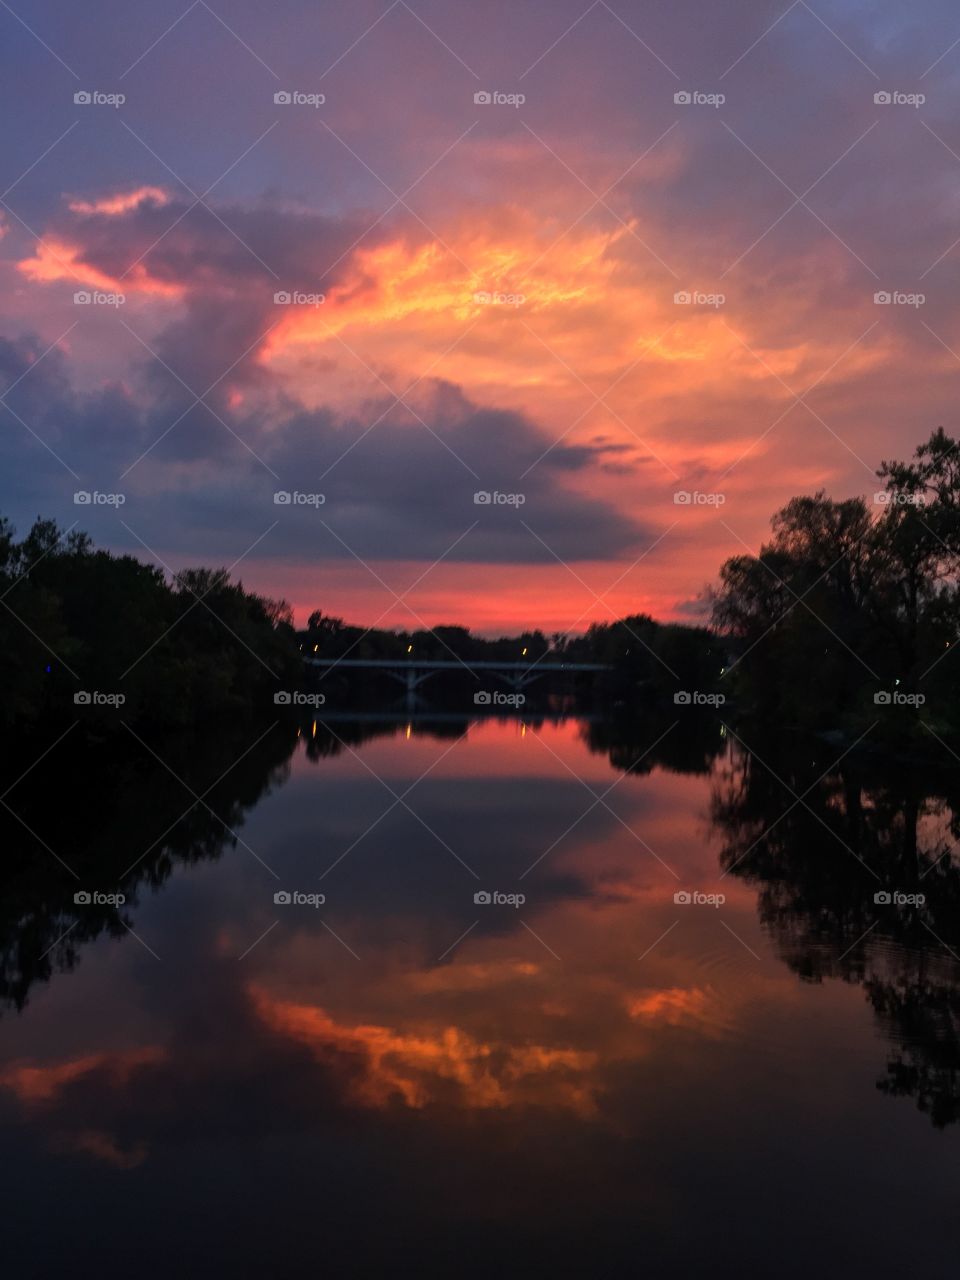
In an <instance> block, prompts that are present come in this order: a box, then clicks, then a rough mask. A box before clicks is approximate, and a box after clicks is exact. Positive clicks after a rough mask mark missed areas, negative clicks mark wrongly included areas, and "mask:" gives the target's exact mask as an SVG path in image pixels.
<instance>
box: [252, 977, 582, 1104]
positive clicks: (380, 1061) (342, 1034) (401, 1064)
mask: <svg viewBox="0 0 960 1280" xmlns="http://www.w3.org/2000/svg"><path fill="white" fill-rule="evenodd" d="M251 997H252V999H253V1003H254V1007H255V1009H256V1011H257V1013H258V1015H259V1017H260V1018H261V1019H262V1021H263V1022H264V1023H265V1024H266V1025H267V1026H269V1027H270V1028H271V1029H272V1030H274V1031H275V1032H277V1033H278V1034H280V1035H284V1036H287V1037H289V1038H290V1039H292V1040H296V1041H298V1042H299V1043H301V1044H305V1045H307V1046H308V1047H309V1048H310V1049H311V1051H312V1052H313V1054H314V1056H315V1057H316V1058H317V1059H318V1060H319V1061H321V1062H330V1063H332V1062H333V1061H334V1059H335V1058H336V1057H341V1056H343V1057H346V1058H348V1059H350V1060H352V1061H353V1062H355V1063H356V1064H358V1065H359V1071H358V1072H357V1074H356V1075H351V1076H350V1078H349V1083H348V1089H349V1092H350V1093H351V1095H352V1098H353V1101H354V1102H355V1103H357V1104H359V1105H361V1106H365V1107H375V1108H383V1107H387V1106H389V1105H390V1104H391V1103H392V1102H395V1101H396V1100H398V1099H399V1100H400V1101H401V1102H402V1103H403V1104H404V1105H405V1106H407V1107H411V1108H416V1109H420V1108H423V1107H426V1106H428V1105H430V1104H431V1103H436V1102H439V1101H440V1100H441V1097H442V1095H443V1093H444V1092H445V1090H446V1089H447V1088H449V1087H453V1089H454V1090H455V1091H456V1093H457V1096H458V1099H459V1101H460V1103H461V1104H462V1105H464V1106H467V1107H471V1108H476V1109H479V1110H487V1109H503V1108H507V1107H513V1106H521V1105H528V1106H547V1107H556V1108H560V1109H565V1110H570V1111H573V1112H575V1113H576V1114H578V1115H582V1116H589V1115H591V1114H593V1112H594V1110H595V1108H596V1101H595V1096H594V1095H595V1087H594V1086H593V1085H592V1084H591V1082H590V1081H589V1080H588V1079H587V1076H588V1073H589V1072H590V1071H591V1070H592V1069H593V1068H594V1067H595V1066H596V1064H597V1061H598V1059H597V1055H596V1054H595V1053H591V1052H584V1051H580V1050H576V1049H569V1048H553V1047H550V1046H546V1045H537V1044H532V1045H508V1044H502V1043H491V1042H488V1041H484V1040H479V1039H476V1038H474V1037H473V1036H471V1035H469V1034H468V1033H466V1032H464V1031H462V1030H460V1029H459V1028H457V1027H453V1026H447V1027H444V1028H442V1029H424V1030H421V1031H419V1032H417V1033H410V1034H403V1033H400V1032H396V1031H392V1030H391V1029H390V1028H389V1027H384V1026H373V1025H370V1026H365V1025H361V1026H353V1027H350V1026H345V1025H343V1024H342V1023H338V1022H336V1021H335V1020H334V1019H333V1018H332V1017H331V1016H330V1015H329V1014H328V1013H327V1012H326V1011H325V1010H323V1009H321V1008H318V1007H316V1006H314V1005H304V1004H293V1003H290V1002H284V1001H276V1000H274V999H272V998H271V997H270V996H269V995H268V994H267V993H266V992H264V991H262V990H256V989H254V990H252V991H251Z"/></svg>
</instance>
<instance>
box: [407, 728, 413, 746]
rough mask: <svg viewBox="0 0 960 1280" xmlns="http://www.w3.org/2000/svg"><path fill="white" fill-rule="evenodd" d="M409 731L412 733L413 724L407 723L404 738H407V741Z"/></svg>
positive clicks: (408, 739)
mask: <svg viewBox="0 0 960 1280" xmlns="http://www.w3.org/2000/svg"><path fill="white" fill-rule="evenodd" d="M411 733H413V725H412V724H408V725H407V732H406V739H407V741H408V742H409V741H410V735H411Z"/></svg>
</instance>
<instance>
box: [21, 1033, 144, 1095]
mask: <svg viewBox="0 0 960 1280" xmlns="http://www.w3.org/2000/svg"><path fill="white" fill-rule="evenodd" d="M165 1058H166V1053H165V1051H164V1050H163V1049H161V1048H158V1047H154V1046H149V1045H148V1046H145V1047H144V1048H142V1049H130V1050H127V1051H126V1052H121V1053H92V1054H87V1055H86V1056H85V1057H82V1058H74V1059H72V1060H71V1061H68V1062H61V1063H57V1064H56V1065H55V1066H49V1067H35V1066H14V1067H9V1068H8V1069H7V1070H6V1071H4V1072H3V1073H2V1074H0V1088H3V1089H9V1090H10V1091H11V1093H13V1094H15V1095H16V1097H17V1098H18V1099H19V1100H20V1101H21V1102H23V1103H25V1104H28V1105H36V1104H37V1103H42V1102H52V1101H55V1100H56V1099H57V1098H58V1097H59V1095H60V1094H61V1093H62V1092H63V1090H64V1089H66V1088H67V1086H68V1085H70V1084H72V1083H73V1082H74V1081H75V1080H80V1079H82V1078H83V1077H84V1076H88V1075H91V1074H92V1073H94V1072H103V1073H105V1074H106V1075H107V1076H108V1077H109V1078H110V1081H111V1083H112V1084H114V1085H119V1084H124V1083H126V1081H127V1080H128V1079H129V1078H130V1076H131V1075H133V1073H134V1072H136V1071H139V1070H140V1069H141V1068H142V1067H146V1066H152V1065H154V1064H155V1063H158V1062H163V1061H164V1060H165Z"/></svg>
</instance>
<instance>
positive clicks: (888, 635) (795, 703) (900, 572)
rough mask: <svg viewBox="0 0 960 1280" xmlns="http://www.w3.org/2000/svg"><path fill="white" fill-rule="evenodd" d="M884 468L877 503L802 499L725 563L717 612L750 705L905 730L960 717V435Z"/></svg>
mask: <svg viewBox="0 0 960 1280" xmlns="http://www.w3.org/2000/svg"><path fill="white" fill-rule="evenodd" d="M877 475H878V477H879V479H880V481H881V484H882V486H883V487H882V489H880V491H879V492H878V493H876V494H874V495H872V497H871V499H870V500H869V501H868V500H866V499H864V498H848V499H845V500H844V501H842V502H836V501H833V500H832V499H830V498H828V497H826V496H825V495H824V494H823V493H822V492H820V493H817V494H815V495H814V496H813V497H804V498H794V499H793V500H792V501H791V502H789V503H788V504H787V505H786V506H785V507H784V508H783V509H782V510H781V511H779V512H778V513H777V514H776V515H775V516H774V518H773V521H772V528H773V536H772V538H771V539H770V540H769V542H766V543H764V544H763V546H762V547H761V549H760V553H759V555H757V556H747V555H742V556H735V557H734V558H733V559H730V560H728V561H727V562H726V563H725V564H724V565H723V567H722V569H721V571H720V585H719V588H718V590H717V592H716V594H715V599H714V615H713V620H714V625H715V627H716V629H717V630H718V632H720V633H722V634H723V635H725V636H726V637H727V638H728V640H729V641H730V643H731V646H732V648H733V649H734V650H735V652H736V660H735V661H734V662H733V663H732V664H731V670H730V671H729V672H728V675H727V676H726V677H725V683H726V684H728V685H729V686H730V690H731V691H735V693H736V698H737V704H738V707H739V708H741V709H744V710H750V711H753V712H756V713H757V714H758V715H762V716H764V717H766V718H770V719H778V720H780V721H782V722H785V723H788V724H791V725H798V726H815V727H823V726H827V725H837V726H848V727H856V726H858V725H861V724H862V725H863V727H864V728H866V727H867V726H868V724H870V723H871V722H874V721H876V720H877V719H878V717H879V718H880V719H881V721H882V722H883V723H885V724H886V725H887V726H895V727H896V732H897V733H898V734H903V733H904V732H909V731H910V726H911V725H912V726H913V727H915V728H916V727H917V726H918V721H919V719H920V718H921V715H922V719H923V720H924V721H926V722H928V723H929V724H931V725H932V726H934V727H935V726H936V725H938V724H939V725H940V726H941V727H942V728H944V729H949V727H950V726H951V724H956V723H957V722H958V720H960V715H958V706H960V703H958V694H960V666H958V660H957V659H956V658H955V657H954V655H953V653H952V652H951V651H952V649H953V648H954V647H955V646H956V645H957V643H958V640H960V582H958V570H960V444H958V442H957V441H956V440H953V439H952V438H951V437H950V436H948V435H946V433H945V432H944V431H943V430H942V429H940V430H937V431H935V432H934V433H933V434H932V435H931V436H930V438H929V440H927V441H925V442H924V443H923V444H921V445H920V446H919V447H918V448H917V450H916V452H915V454H914V456H913V459H912V460H911V461H910V462H884V463H883V464H882V466H881V467H880V469H879V470H878V472H877ZM918 713H920V715H918ZM917 731H918V733H919V732H921V731H920V730H919V729H918V730H917Z"/></svg>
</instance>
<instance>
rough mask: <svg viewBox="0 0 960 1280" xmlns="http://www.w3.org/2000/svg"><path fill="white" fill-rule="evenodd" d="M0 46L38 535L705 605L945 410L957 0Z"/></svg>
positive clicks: (90, 36) (413, 578) (327, 580)
mask: <svg viewBox="0 0 960 1280" xmlns="http://www.w3.org/2000/svg"><path fill="white" fill-rule="evenodd" d="M0 72H2V74H0V102H2V106H3V114H4V119H5V121H6V122H7V127H6V128H5V129H4V131H3V135H2V139H0V152H2V165H0V193H2V194H0V512H2V513H3V514H5V515H7V516H8V517H9V518H10V519H11V520H12V521H13V522H14V524H15V525H16V526H17V528H18V530H19V531H20V532H21V533H25V532H26V530H27V528H28V527H29V525H30V523H31V522H32V521H33V519H34V518H36V516H37V515H43V516H50V517H54V518H55V519H57V521H58V522H59V524H60V525H61V527H63V528H69V527H71V526H73V525H75V524H76V525H77V526H78V527H80V528H83V529H86V530H87V531H88V532H89V533H90V534H91V535H92V536H93V537H94V539H95V541H96V542H97V543H98V544H100V545H103V546H107V547H109V548H111V549H112V550H115V551H118V552H129V553H131V554H135V555H137V556H138V557H140V558H141V559H144V560H147V561H150V562H152V563H155V564H158V565H161V566H163V567H164V568H165V569H166V570H167V571H169V572H173V571H176V570H179V569H181V568H183V567H186V566H189V565H197V564H209V565H217V566H219V565H223V566H227V567H230V568H231V572H232V573H233V575H234V576H235V577H237V578H240V579H242V581H243V582H244V584H245V585H246V586H248V587H250V588H252V589H255V590H258V591H261V592H263V593H265V594H268V595H270V596H273V597H283V598H285V599H287V600H288V601H289V602H290V603H291V604H292V605H293V606H294V609H295V613H296V616H297V620H298V622H303V621H304V620H305V618H306V616H307V614H308V613H309V612H310V611H312V610H313V609H314V608H321V609H323V611H324V612H326V613H333V614H337V615H340V616H342V617H344V618H346V619H348V620H349V621H351V622H356V623H361V624H363V625H379V626H386V627H397V628H403V629H409V630H413V629H417V628H419V627H422V626H435V625H437V624H439V623H461V624H464V625H469V626H471V627H472V628H473V629H474V630H476V631H478V632H482V633H487V634H495V633H497V632H499V631H506V630H520V629H524V628H528V627H540V628H542V629H543V630H545V631H547V632H552V631H572V632H579V631H582V630H584V629H585V628H586V627H587V626H588V625H589V624H590V623H592V622H609V621H611V620H612V619H613V618H615V617H618V616H623V615H624V614H627V613H636V612H647V613H650V614H652V615H653V616H654V617H657V618H660V619H662V620H681V621H696V620H698V619H701V618H702V617H703V616H704V608H705V604H704V600H705V592H706V590H707V588H708V587H709V586H710V584H711V583H712V582H715V581H716V575H717V571H718V569H719V566H720V565H721V564H722V562H723V561H724V560H725V559H726V558H727V557H729V556H733V555H738V554H741V553H744V552H747V551H752V552H755V551H756V550H757V549H758V547H759V545H760V542H761V540H762V539H763V538H764V536H765V535H766V533H767V531H768V528H769V519H770V516H771V515H772V514H773V512H774V511H775V510H777V509H778V508H779V507H780V506H782V505H783V504H784V503H785V502H786V501H788V500H789V498H790V497H791V496H793V495H794V494H797V493H804V492H813V491H815V490H817V489H824V490H825V491H826V492H827V493H828V494H830V495H831V496H834V497H837V498H842V497H848V496H851V495H854V494H864V495H867V496H868V498H869V499H870V500H871V501H873V494H874V493H875V492H876V491H877V490H878V489H879V488H880V484H879V482H878V481H877V479H876V476H875V474H874V473H875V470H876V468H877V467H878V466H879V464H880V462H881V460H882V459H884V458H894V457H903V456H906V455H908V454H909V453H910V452H912V450H913V448H914V447H915V446H916V445H917V444H918V443H919V441H920V440H921V439H922V438H924V437H925V436H927V435H928V434H929V433H930V431H932V430H933V429H934V428H936V427H937V426H940V425H942V426H944V427H945V428H946V429H947V431H953V430H955V423H954V416H955V415H954V400H955V392H956V387H957V380H958V374H960V318H958V316H957V314H956V308H955V307H954V306H953V305H951V303H952V299H953V298H954V297H955V296H956V286H957V282H958V281H957V273H958V262H960V218H958V210H960V114H958V112H957V110H956V105H957V100H958V93H960V12H958V11H957V9H956V7H955V6H954V5H951V4H949V3H947V2H946V0H926V2H925V3H920V4H917V5H913V6H905V5H902V4H899V3H893V2H887V0H877V2H876V3H866V2H858V0H844V2H842V3H841V2H839V0H813V2H812V3H810V4H808V3H806V0H795V2H794V3H792V4H791V3H789V0H772V2H770V3H767V2H766V0H725V2H724V3H723V4H717V3H716V2H715V0H710V2H701V0H669V2H668V0H649V2H646V3H628V0H616V2H615V3H609V4H608V3H606V2H605V0H596V2H595V3H590V0H550V2H549V3H547V2H546V0H542V2H541V0H525V2H524V3H523V4H517V3H506V2H501V0H485V3H483V4H475V3H466V2H465V0H444V2H441V0H412V2H411V3H409V4H408V3H406V0H393V2H392V3H391V0H354V2H353V3H351V4H350V5H343V4H334V3H323V2H322V3H316V0H312V2H311V3H306V2H305V0H279V2H278V3H273V4H271V5H269V6H264V5H261V4H256V3H253V0H212V3H209V4H208V3H207V2H206V0H195V2H194V3H187V0H164V2H162V3H154V4H150V5H146V4H139V5H131V4H129V3H120V0H90V2H89V3H87V4H85V5H83V6H82V7H80V6H77V5H75V4H71V3H67V2H66V0H32V3H31V4H30V5H29V6H28V5H27V4H26V3H25V0H11V3H10V4H7V3H3V4H2V5H0ZM78 95H79V97H78ZM278 95H279V99H278ZM878 295H879V297H878ZM78 495H79V497H78ZM87 495H90V500H89V501H85V500H84V499H85V498H86V496H87ZM488 495H489V496H490V500H489V501H484V500H483V499H484V498H486V497H487V496H488ZM478 496H479V500H478ZM286 499H289V500H286Z"/></svg>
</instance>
